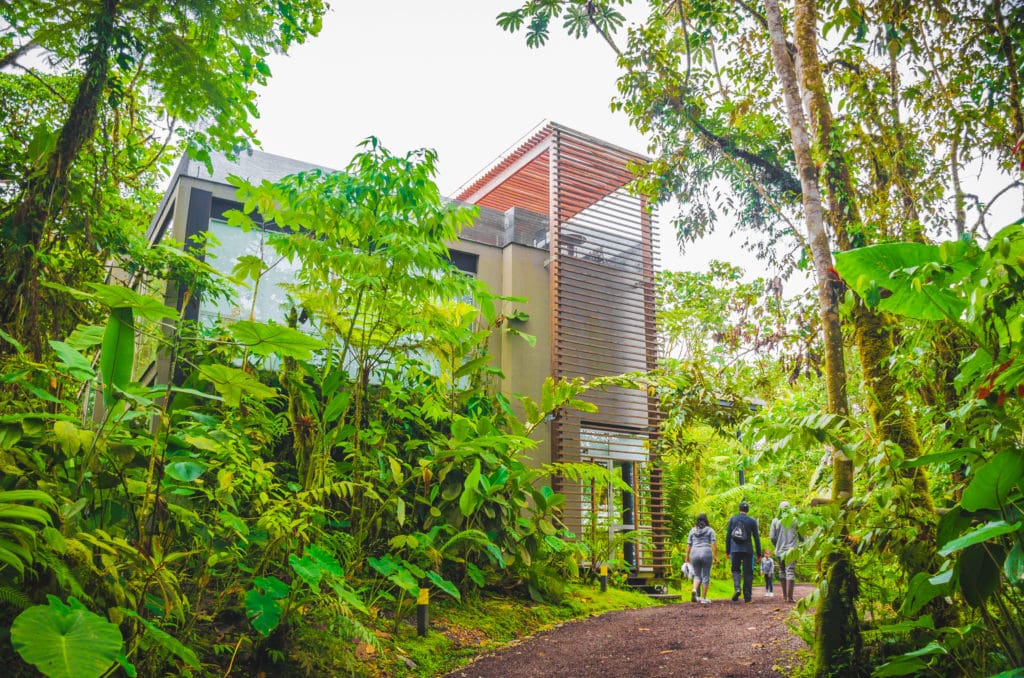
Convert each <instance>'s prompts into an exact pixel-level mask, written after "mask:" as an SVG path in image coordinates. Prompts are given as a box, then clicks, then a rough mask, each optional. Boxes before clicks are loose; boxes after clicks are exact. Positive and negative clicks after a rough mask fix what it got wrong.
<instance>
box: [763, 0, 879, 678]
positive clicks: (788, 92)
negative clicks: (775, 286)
mask: <svg viewBox="0 0 1024 678" xmlns="http://www.w3.org/2000/svg"><path fill="white" fill-rule="evenodd" d="M765 9H766V12H765V15H766V19H767V22H768V33H769V35H770V37H771V45H772V59H773V61H774V64H775V70H776V72H777V73H778V75H779V80H780V81H781V83H782V88H783V94H784V98H785V102H786V111H787V114H788V118H789V128H790V137H791V139H792V142H793V151H794V155H795V157H796V162H797V166H798V168H799V172H800V183H801V188H802V190H803V201H804V219H805V223H806V225H807V234H808V238H807V241H808V244H809V246H810V249H811V256H812V258H813V260H814V267H815V271H816V273H817V278H818V301H819V305H820V311H821V317H822V325H823V329H824V335H825V356H826V358H825V379H826V385H827V390H828V398H829V412H831V413H834V414H838V415H840V416H846V414H847V413H848V411H849V406H848V403H847V398H846V365H845V360H844V356H843V339H842V332H841V331H840V326H839V305H838V293H839V289H840V286H839V280H838V276H837V275H836V274H835V269H834V268H833V266H832V246H831V242H830V240H829V237H828V234H827V232H826V230H825V224H824V209H823V205H822V200H821V187H820V183H819V182H820V178H819V175H818V168H817V166H816V165H815V163H814V159H813V156H812V153H811V140H810V136H809V134H808V130H807V123H806V120H805V117H804V110H803V106H802V102H801V98H800V86H799V84H798V81H797V70H796V64H795V63H794V60H793V57H792V56H791V54H790V52H789V49H788V46H787V44H786V38H785V30H784V29H783V24H782V13H781V11H780V9H779V4H778V0H766V2H765ZM816 14H817V12H816V7H815V6H814V2H813V1H812V0H797V3H796V14H795V27H796V42H797V52H798V53H799V56H800V71H801V72H800V76H801V79H802V83H803V87H804V90H805V91H807V92H808V93H809V94H810V110H809V113H810V116H811V120H812V123H814V129H815V130H817V131H820V130H821V125H822V122H823V121H822V116H827V115H828V114H829V111H828V108H827V105H826V107H825V108H824V109H822V106H821V104H822V101H821V100H820V99H817V96H816V95H817V94H823V92H824V86H823V84H822V81H821V66H820V64H819V63H818V54H817V20H816ZM826 103H827V102H826ZM822 150H825V149H822ZM843 171H847V172H848V170H845V168H844V169H843ZM836 178H837V179H838V180H842V177H836ZM848 178H849V177H847V180H848ZM832 459H833V462H832V463H833V479H832V499H833V501H834V502H836V509H837V510H838V511H839V515H840V516H842V512H841V511H842V509H841V507H840V505H839V503H838V502H841V501H844V500H846V499H848V498H850V497H851V496H852V495H853V460H852V459H850V458H848V457H847V456H846V455H845V454H843V452H842V451H841V450H833V454H832ZM840 520H842V518H841V517H840ZM840 529H841V531H843V530H844V529H845V528H843V527H842V526H841V527H840ZM826 577H827V580H828V585H827V589H826V594H825V596H824V598H823V599H822V600H821V603H820V604H819V606H818V612H817V615H816V617H815V624H816V626H815V632H816V637H815V648H816V651H817V653H818V655H817V662H816V665H815V674H816V675H818V676H837V675H851V674H855V673H856V672H857V671H858V666H859V664H860V653H861V647H862V644H863V643H862V640H861V635H860V626H859V623H858V620H857V614H856V609H855V607H854V600H855V598H856V595H857V588H858V585H857V578H856V574H855V573H854V569H853V565H852V563H851V561H850V554H849V552H848V551H846V550H845V549H840V550H837V551H835V552H834V553H833V554H832V555H831V557H830V560H829V568H828V571H827V573H826Z"/></svg>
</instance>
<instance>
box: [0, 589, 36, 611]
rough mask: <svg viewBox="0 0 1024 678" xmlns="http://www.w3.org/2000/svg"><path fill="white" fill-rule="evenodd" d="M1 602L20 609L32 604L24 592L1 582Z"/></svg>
mask: <svg viewBox="0 0 1024 678" xmlns="http://www.w3.org/2000/svg"><path fill="white" fill-rule="evenodd" d="M0 603H3V604H5V605H9V606H11V607H13V608H15V609H18V610H24V609H25V608H27V607H30V606H31V605H32V601H31V600H29V597H28V596H27V595H25V593H24V592H22V591H19V590H18V589H15V588H11V587H10V586H5V585H3V584H0Z"/></svg>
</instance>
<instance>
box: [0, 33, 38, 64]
mask: <svg viewBox="0 0 1024 678" xmlns="http://www.w3.org/2000/svg"><path fill="white" fill-rule="evenodd" d="M36 47H38V45H37V44H36V43H34V42H32V41H31V40H29V41H28V42H26V43H25V44H24V45H22V46H21V47H19V48H18V49H16V50H14V51H13V52H9V53H7V54H5V55H4V56H2V57H0V71H2V70H3V69H5V68H7V67H8V66H16V65H17V63H16V62H17V61H18V59H20V58H21V57H23V56H25V55H26V54H28V53H29V52H31V51H32V50H34V49H35V48H36Z"/></svg>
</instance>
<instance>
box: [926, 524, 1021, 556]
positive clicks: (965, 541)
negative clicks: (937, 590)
mask: <svg viewBox="0 0 1024 678" xmlns="http://www.w3.org/2000/svg"><path fill="white" fill-rule="evenodd" d="M1019 529H1020V523H1007V522H1006V521H1005V520H994V521H992V522H990V523H988V524H986V525H982V526H981V527H979V528H978V529H976V530H972V531H970V532H968V533H967V534H965V535H963V536H962V537H957V538H956V539H953V540H952V541H950V542H949V543H947V544H946V545H945V546H943V547H942V550H941V551H939V553H940V554H941V555H944V556H948V555H949V554H950V553H953V552H954V551H959V550H961V549H965V548H967V547H968V546H973V545H975V544H980V543H982V542H985V541H989V540H990V539H995V538H996V537H998V536H1000V535H1004V534H1009V533H1010V532H1016V531H1017V530H1019Z"/></svg>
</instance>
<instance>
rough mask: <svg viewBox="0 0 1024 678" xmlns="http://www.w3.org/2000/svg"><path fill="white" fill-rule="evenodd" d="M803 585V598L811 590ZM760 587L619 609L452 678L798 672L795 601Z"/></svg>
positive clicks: (739, 676) (481, 661) (799, 591)
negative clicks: (732, 596)
mask: <svg viewBox="0 0 1024 678" xmlns="http://www.w3.org/2000/svg"><path fill="white" fill-rule="evenodd" d="M811 590H812V588H811V587H810V586H806V585H803V586H801V585H798V586H797V587H796V596H797V598H800V597H802V596H805V595H807V594H808V593H810V592H811ZM763 592H764V589H763V588H762V589H760V590H759V589H758V588H755V589H754V600H753V602H751V603H749V604H748V603H743V601H742V600H741V601H740V602H738V603H733V602H731V601H729V600H715V601H712V602H711V604H710V605H700V604H698V603H691V602H685V603H679V604H672V605H663V606H660V607H649V608H644V609H640V610H619V611H617V612H608V613H606V614H603V615H600V616H598V617H591V618H589V619H584V620H581V621H575V622H569V623H567V624H563V625H562V626H560V627H558V628H555V629H552V630H550V631H545V632H543V633H539V634H537V635H536V636H533V637H532V638H528V639H526V640H524V641H522V642H520V643H517V644H515V645H512V646H511V647H508V648H505V649H503V650H501V651H499V652H496V653H494V654H489V655H484V656H482V657H480V658H478V659H477V660H475V661H474V662H473V663H472V664H469V665H468V666H465V667H463V668H461V669H458V670H456V671H454V672H452V673H450V674H448V678H499V677H505V676H516V678H541V677H551V678H555V677H562V676H608V677H612V676H643V677H644V678H648V677H649V678H660V677H663V676H699V677H704V676H708V677H714V678H722V677H726V676H728V677H735V678H748V677H750V676H779V675H787V674H789V673H791V671H790V670H789V669H790V668H791V667H792V666H793V664H794V663H795V658H794V654H795V651H796V650H799V649H801V648H803V647H805V645H804V643H803V642H802V641H801V640H800V639H799V638H797V637H796V636H794V635H793V634H792V633H791V632H790V631H789V629H788V627H787V626H786V619H787V618H788V617H789V616H790V613H791V612H792V609H793V605H792V604H791V603H784V602H782V598H781V597H779V596H780V594H781V591H776V597H773V598H766V597H764V593H763Z"/></svg>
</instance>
